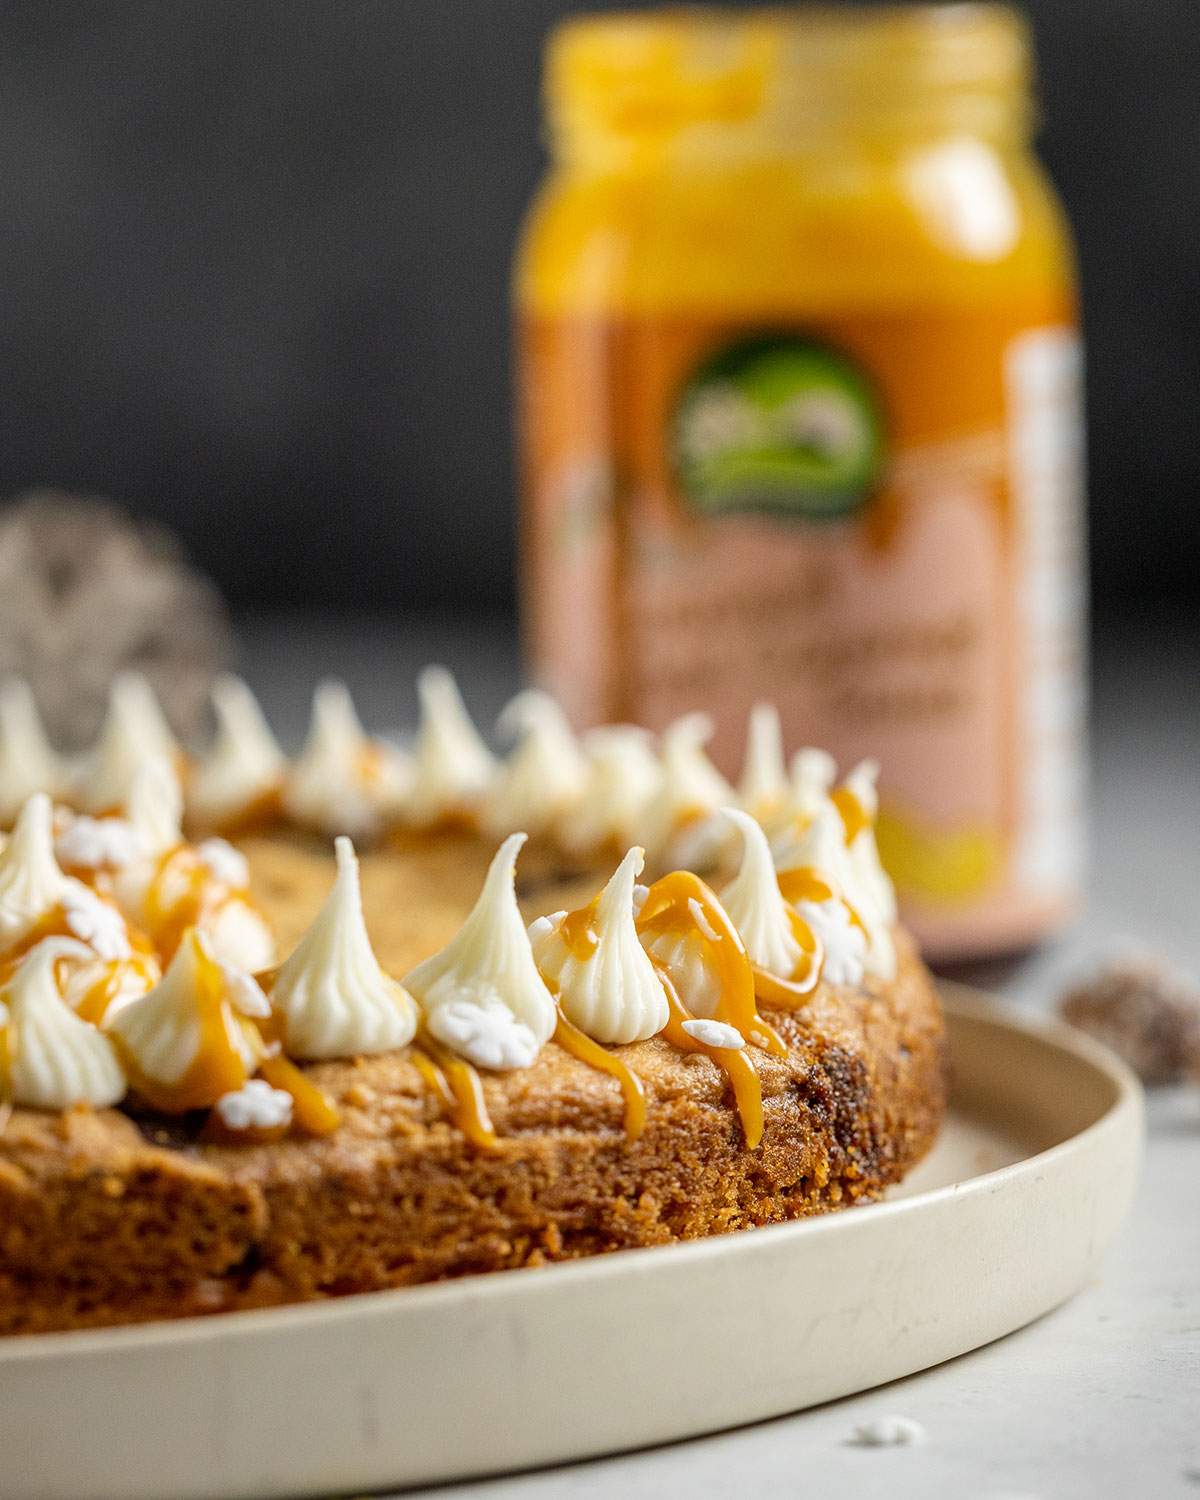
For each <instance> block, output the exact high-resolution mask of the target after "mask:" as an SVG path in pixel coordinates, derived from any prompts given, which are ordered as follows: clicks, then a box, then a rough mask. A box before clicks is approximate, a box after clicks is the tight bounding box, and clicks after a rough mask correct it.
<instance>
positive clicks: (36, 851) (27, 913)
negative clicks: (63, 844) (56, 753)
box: [0, 792, 78, 952]
mask: <svg viewBox="0 0 1200 1500" xmlns="http://www.w3.org/2000/svg"><path fill="white" fill-rule="evenodd" d="M73 884H75V885H77V884H78V882H72V881H70V880H69V879H68V877H67V876H66V875H64V874H63V872H62V870H61V869H60V868H59V865H58V861H57V860H56V859H55V858H54V834H53V810H52V809H51V806H50V798H49V797H47V796H46V794H45V793H44V792H37V793H35V794H34V795H33V796H32V797H30V799H29V801H28V802H26V804H25V806H24V807H23V808H22V809H21V814H20V816H19V817H18V818H17V826H16V827H15V828H14V829H13V831H12V834H11V835H10V837H9V839H8V842H7V843H6V844H5V846H4V849H3V852H2V853H0V952H4V951H6V950H7V949H9V948H13V947H15V946H16V945H17V944H18V943H19V942H20V941H21V939H22V938H24V937H26V936H27V935H28V934H29V933H30V932H32V931H33V929H34V927H36V925H37V923H38V922H39V921H40V920H41V918H42V917H44V916H46V914H47V913H48V912H50V911H52V910H53V909H54V908H55V907H56V906H58V905H59V904H60V903H61V902H62V899H63V897H64V895H65V894H67V892H68V891H69V890H70V888H71V886H72V885H73Z"/></svg>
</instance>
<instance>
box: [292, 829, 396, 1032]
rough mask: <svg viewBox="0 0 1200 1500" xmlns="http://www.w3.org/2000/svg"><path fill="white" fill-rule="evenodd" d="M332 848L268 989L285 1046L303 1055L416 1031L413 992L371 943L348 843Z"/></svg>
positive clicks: (350, 847)
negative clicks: (313, 907)
mask: <svg viewBox="0 0 1200 1500" xmlns="http://www.w3.org/2000/svg"><path fill="white" fill-rule="evenodd" d="M334 848H335V852H336V858H337V876H336V878H335V880H334V883H333V889H332V890H331V891H330V893H329V895H328V897H327V898H326V901H325V905H324V906H323V907H322V908H321V910H320V912H319V913H318V914H317V917H316V919H315V921H314V922H313V924H312V926H311V927H310V928H309V929H308V931H307V932H306V933H305V934H304V936H303V937H302V938H301V939H300V942H299V944H298V945H297V947H296V949H295V950H294V952H293V953H292V954H291V956H290V957H289V958H288V959H287V960H286V961H285V962H284V964H283V965H282V967H281V968H280V970H279V972H278V974H277V975H276V976H275V981H274V983H273V985H272V987H271V1004H272V1007H273V1009H274V1010H275V1013H276V1015H277V1016H279V1017H280V1018H281V1020H282V1023H283V1036H284V1045H285V1047H286V1048H287V1050H288V1052H289V1053H291V1055H292V1056H293V1057H298V1058H302V1059H314V1060H315V1059H319V1058H331V1057H354V1056H360V1055H366V1054H369V1053H376V1052H390V1051H391V1050H393V1049H394V1048H397V1047H403V1046H405V1045H406V1044H407V1043H408V1042H410V1041H411V1040H412V1038H413V1035H414V1033H415V1032H416V1029H417V1009H416V1006H415V1005H414V1003H413V1000H412V997H411V996H410V995H409V994H408V992H407V991H406V990H405V989H404V987H403V986H402V985H400V984H398V983H397V982H396V981H395V980H394V979H390V978H389V977H388V976H387V975H386V974H385V973H384V972H383V970H382V968H381V967H380V965H379V960H378V959H377V958H376V957H375V952H374V950H373V948H372V947H371V940H370V938H369V937H368V935H367V926H366V922H365V921H364V920H363V910H362V892H361V889H360V882H359V871H358V860H357V858H356V857H355V854H354V846H353V844H352V843H351V842H350V840H349V839H348V838H344V837H343V838H339V839H338V840H337V841H336V843H335V845H334Z"/></svg>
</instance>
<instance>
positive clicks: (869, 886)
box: [842, 760, 897, 922]
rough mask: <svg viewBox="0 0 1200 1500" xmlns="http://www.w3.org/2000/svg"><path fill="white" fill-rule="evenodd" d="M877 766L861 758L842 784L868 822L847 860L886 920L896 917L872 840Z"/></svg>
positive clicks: (890, 890)
mask: <svg viewBox="0 0 1200 1500" xmlns="http://www.w3.org/2000/svg"><path fill="white" fill-rule="evenodd" d="M878 777H879V765H878V763H877V762H876V761H873V760H864V761H860V762H859V764H858V765H856V766H855V767H854V769H853V771H851V772H850V774H849V775H848V776H847V777H846V779H845V781H844V782H843V783H842V784H843V786H844V787H845V789H846V790H847V791H848V792H849V793H850V794H851V795H852V796H853V797H854V798H855V800H856V801H857V802H858V805H859V806H860V807H861V808H862V810H863V812H864V813H865V814H866V817H867V823H866V826H865V827H864V828H860V829H859V831H858V833H856V834H855V836H854V838H853V839H851V841H850V860H851V863H852V864H853V866H854V872H855V878H856V880H857V881H858V883H859V885H860V886H861V887H862V888H864V889H866V890H869V891H870V893H871V903H872V905H873V906H874V907H875V909H876V910H877V911H878V912H879V914H880V915H881V916H882V917H884V918H885V919H886V920H887V921H889V922H894V921H895V920H896V915H897V913H896V889H895V887H894V886H893V885H892V882H891V880H890V879H889V877H888V874H887V872H886V871H885V870H884V868H883V865H882V863H881V861H880V858H879V848H878V846H877V845H876V843H875V821H876V819H877V818H878V816H879V792H878V789H877V787H876V782H877V780H878Z"/></svg>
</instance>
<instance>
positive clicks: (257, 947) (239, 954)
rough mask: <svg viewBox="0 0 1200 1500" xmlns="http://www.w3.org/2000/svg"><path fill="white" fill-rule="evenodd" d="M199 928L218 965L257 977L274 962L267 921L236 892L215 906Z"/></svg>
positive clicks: (273, 937)
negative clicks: (221, 964) (224, 965)
mask: <svg viewBox="0 0 1200 1500" xmlns="http://www.w3.org/2000/svg"><path fill="white" fill-rule="evenodd" d="M200 926H201V929H202V931H203V932H204V935H205V937H206V938H207V939H208V941H209V945H210V947H211V948H212V951H213V956H214V957H215V958H216V959H217V960H218V961H219V962H220V963H223V964H230V965H231V966H232V967H233V968H235V969H244V970H245V971H246V973H248V974H258V973H261V972H262V970H263V969H269V968H270V967H271V965H272V964H273V963H274V962H275V935H274V933H273V932H272V931H271V929H270V927H269V926H268V925H267V920H266V918H265V917H264V916H263V915H262V913H261V912H260V911H259V910H258V909H257V908H256V907H255V906H254V905H253V903H252V902H251V901H250V900H249V899H248V898H247V897H246V896H243V895H240V894H239V893H238V892H236V891H233V892H230V893H229V894H228V895H227V896H226V897H225V899H224V900H223V901H220V902H218V903H217V904H216V906H215V907H214V909H213V910H212V912H211V913H210V914H206V915H205V916H204V918H203V919H202V921H201V923H200Z"/></svg>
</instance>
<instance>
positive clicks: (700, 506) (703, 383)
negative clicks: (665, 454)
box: [673, 334, 883, 520]
mask: <svg viewBox="0 0 1200 1500" xmlns="http://www.w3.org/2000/svg"><path fill="white" fill-rule="evenodd" d="M673 439H674V453H675V469H676V476H677V478H678V481H679V486H680V489H681V490H682V491H683V494H684V496H685V498H686V499H687V501H688V503H689V504H690V505H691V506H692V508H693V509H695V510H698V511H701V512H703V513H704V514H706V515H716V514H721V513H724V512H735V511H756V512H759V513H760V514H768V515H774V516H779V517H780V518H787V517H795V518H796V519H808V520H831V519H836V518H838V517H841V516H847V515H850V514H852V513H853V512H854V511H856V510H858V509H859V508H860V507H862V506H863V505H864V504H866V502H867V501H868V500H869V499H870V497H871V491H872V489H873V487H874V485H875V482H876V480H877V478H878V476H879V470H880V466H881V463H882V458H883V419H882V413H881V411H880V408H879V402H878V399H877V397H876V395H875V391H874V390H873V388H872V386H871V383H870V382H869V381H868V379H867V378H866V376H865V375H864V374H863V372H862V371H861V370H860V369H859V368H858V367H857V365H855V364H853V363H852V362H851V361H850V360H849V359H847V357H846V356H845V355H844V354H841V353H839V352H838V351H837V350H836V349H831V348H828V347H827V346H826V345H823V344H819V343H815V342H813V341H812V340H810V339H805V338H800V337H797V336H795V335H791V334H773V335H772V334H766V335H759V336H757V337H754V338H750V339H744V340H741V341H739V342H738V343H736V344H733V345H730V346H729V347H727V348H725V349H722V350H721V351H720V352H719V353H717V354H716V355H713V356H712V357H711V358H709V359H707V360H705V362H704V364H702V365H701V366H700V367H699V368H698V369H697V370H696V372H695V373H694V374H693V375H692V376H691V378H690V379H689V380H688V382H687V384H686V385H685V386H684V388H683V390H682V391H681V393H680V396H679V401H678V403H677V405H676V408H675V421H674V433H673Z"/></svg>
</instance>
